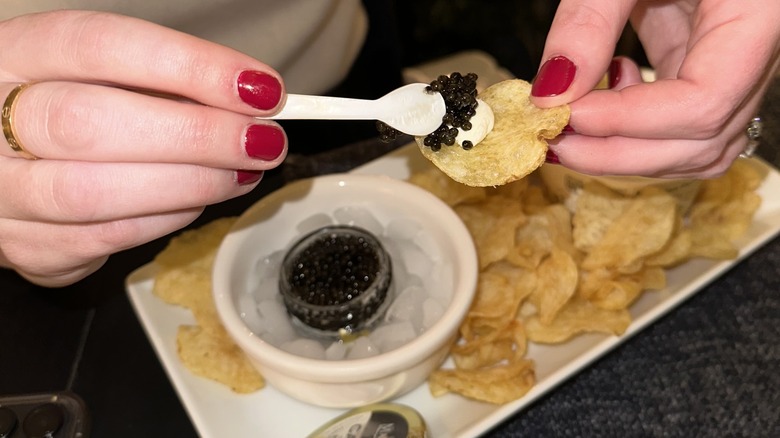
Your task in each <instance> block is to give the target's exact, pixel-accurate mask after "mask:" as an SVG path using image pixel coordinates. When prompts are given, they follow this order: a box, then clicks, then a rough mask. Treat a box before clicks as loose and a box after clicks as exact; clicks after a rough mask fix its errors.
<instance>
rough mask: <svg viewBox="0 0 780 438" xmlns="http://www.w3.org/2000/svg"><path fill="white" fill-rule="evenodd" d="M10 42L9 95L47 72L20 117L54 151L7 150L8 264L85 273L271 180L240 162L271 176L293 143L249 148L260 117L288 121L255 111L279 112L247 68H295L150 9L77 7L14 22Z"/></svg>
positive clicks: (3, 88)
mask: <svg viewBox="0 0 780 438" xmlns="http://www.w3.org/2000/svg"><path fill="white" fill-rule="evenodd" d="M128 36H131V37H128ZM0 40H2V41H3V50H2V54H1V55H0V96H3V99H4V98H5V96H7V95H8V93H10V91H11V90H12V89H13V88H14V87H15V86H16V85H17V84H19V83H25V82H35V83H34V84H33V85H32V86H31V87H29V88H28V89H26V90H25V91H24V92H23V93H22V94H21V95H20V97H19V98H18V100H17V101H16V107H15V108H16V109H15V117H14V128H15V132H16V136H17V138H18V139H19V140H20V141H21V142H22V144H23V145H24V147H25V149H26V150H28V151H29V152H31V153H33V154H34V155H36V156H38V157H40V158H41V159H40V160H34V161H32V160H25V159H23V158H20V157H19V156H18V155H17V154H16V153H15V152H14V151H13V150H11V148H10V147H8V146H7V145H2V147H0V168H1V169H2V172H0V186H2V187H5V189H4V190H3V191H2V194H1V195H0V265H1V266H4V267H7V268H11V269H14V270H16V271H17V272H18V273H19V274H21V275H22V276H24V277H26V278H27V279H29V280H30V281H32V282H35V283H38V284H40V285H44V286H62V285H66V284H70V283H73V282H75V281H77V280H79V279H81V278H84V277H86V276H87V275H89V274H90V273H92V272H94V271H95V270H96V269H98V268H99V267H100V266H101V265H102V264H103V263H104V262H105V260H106V259H107V258H108V256H109V255H110V254H112V253H115V252H117V251H120V250H123V249H126V248H130V247H134V246H137V245H140V244H143V243H145V242H148V241H151V240H153V239H156V238H158V237H160V236H164V235H166V234H168V233H170V232H173V231H175V230H178V229H180V228H182V227H184V226H185V225H187V224H189V223H190V222H192V221H193V220H194V219H196V218H197V217H198V216H199V215H200V213H201V212H202V211H203V209H204V206H206V205H210V204H214V203H218V202H221V201H224V200H227V199H230V198H233V197H236V196H240V195H243V194H245V193H247V192H249V191H250V190H252V189H253V188H254V187H255V186H256V185H257V181H254V182H253V183H250V184H240V183H239V179H240V178H239V177H238V174H237V171H236V169H244V170H249V171H253V172H256V173H259V172H260V171H263V170H267V169H271V168H274V167H276V166H278V165H279V164H280V162H281V161H282V160H283V159H284V157H285V153H286V140H285V147H284V151H283V153H282V154H281V155H280V156H279V157H277V158H275V159H273V160H270V161H266V160H261V159H256V158H252V157H250V156H248V154H247V152H246V151H245V149H244V134H245V132H246V130H247V128H248V127H249V126H250V125H252V124H258V123H266V124H269V125H274V124H273V122H270V121H268V122H258V121H257V120H254V119H253V116H266V115H270V114H272V113H274V112H275V111H276V109H275V108H274V109H271V110H265V111H261V110H258V109H255V108H253V107H251V106H250V105H248V104H247V103H245V102H243V101H242V100H241V99H240V97H239V93H238V90H237V78H238V77H239V74H240V73H241V72H243V71H247V70H250V71H258V72H264V73H267V74H268V75H272V76H275V77H276V78H278V79H279V82H280V83H281V78H280V77H279V75H278V74H277V73H276V72H275V71H273V70H272V69H271V68H270V67H268V66H267V65H265V64H263V63H261V62H259V61H257V60H254V59H252V58H249V57H247V56H245V55H243V54H241V53H238V52H236V51H233V50H231V49H228V48H225V47H222V46H219V45H216V44H213V43H209V42H206V41H203V40H199V39H197V38H194V37H192V36H188V35H185V34H183V33H179V32H176V31H173V30H170V29H167V28H164V27H160V26H157V25H154V24H151V23H148V22H144V21H141V20H137V19H133V18H128V17H123V16H117V15H111V14H105V13H93V12H77V11H58V12H51V13H43V14H34V15H27V16H21V17H17V18H15V19H12V20H8V21H5V22H1V23H0ZM31 54H33V55H34V56H31ZM133 90H136V91H133ZM137 90H153V91H151V92H138V91H137ZM174 96H175V97H174ZM283 99H284V94H283V95H282V100H283ZM274 126H276V125H274ZM3 141H4V140H3ZM150 194H153V196H150Z"/></svg>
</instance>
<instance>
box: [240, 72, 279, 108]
mask: <svg viewBox="0 0 780 438" xmlns="http://www.w3.org/2000/svg"><path fill="white" fill-rule="evenodd" d="M238 95H239V97H241V100H243V101H244V102H245V103H247V104H249V105H250V106H252V107H254V108H257V109H261V110H270V109H273V108H275V107H276V105H279V101H280V100H281V99H282V84H281V83H280V82H279V80H278V79H276V78H275V77H273V76H271V75H269V74H266V73H262V72H259V71H251V70H247V71H243V72H241V74H240V75H238Z"/></svg>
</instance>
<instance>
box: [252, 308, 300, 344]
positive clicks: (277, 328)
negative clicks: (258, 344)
mask: <svg viewBox="0 0 780 438" xmlns="http://www.w3.org/2000/svg"><path fill="white" fill-rule="evenodd" d="M257 313H258V315H259V318H260V324H261V327H260V330H261V333H257V334H258V335H260V336H261V337H262V338H263V339H264V340H265V341H266V342H269V343H271V344H273V345H277V346H278V345H281V344H282V343H285V342H289V341H291V340H293V339H295V338H296V337H297V336H298V334H297V333H296V331H295V327H293V325H292V321H291V320H290V316H289V315H288V314H287V309H286V308H285V307H284V304H283V303H282V302H280V301H279V300H277V299H267V300H263V301H260V302H259V303H257Z"/></svg>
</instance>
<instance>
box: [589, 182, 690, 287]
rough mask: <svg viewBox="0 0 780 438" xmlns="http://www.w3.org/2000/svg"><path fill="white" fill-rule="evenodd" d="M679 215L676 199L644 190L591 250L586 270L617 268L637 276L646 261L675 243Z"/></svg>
mask: <svg viewBox="0 0 780 438" xmlns="http://www.w3.org/2000/svg"><path fill="white" fill-rule="evenodd" d="M676 214H677V201H676V200H675V199H674V197H673V196H671V195H670V194H668V193H667V192H665V191H663V190H660V189H657V188H654V187H648V188H646V189H643V190H642V191H641V192H640V193H639V196H637V197H636V198H633V199H632V200H631V202H630V203H629V204H628V206H627V208H626V209H625V211H624V212H623V213H621V214H620V215H619V216H618V217H616V218H615V220H614V221H613V222H612V223H611V224H610V225H609V226H608V228H607V230H606V231H605V233H604V235H603V237H602V238H601V240H599V241H598V242H597V243H595V244H594V245H593V246H592V247H591V249H590V251H589V252H588V254H587V255H586V256H585V260H583V262H582V268H583V269H587V270H590V269H596V268H602V267H606V266H614V267H615V268H616V269H618V270H620V269H621V268H628V269H624V270H623V272H636V271H637V270H638V269H641V262H642V260H643V259H644V258H645V257H647V256H649V255H651V254H654V253H656V252H658V251H660V250H661V249H662V248H663V247H664V246H665V245H666V242H668V241H669V239H671V237H672V232H673V231H674V226H675V221H676Z"/></svg>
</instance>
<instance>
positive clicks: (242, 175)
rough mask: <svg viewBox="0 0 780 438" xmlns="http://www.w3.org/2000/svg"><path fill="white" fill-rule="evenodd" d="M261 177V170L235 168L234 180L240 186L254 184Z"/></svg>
mask: <svg viewBox="0 0 780 438" xmlns="http://www.w3.org/2000/svg"><path fill="white" fill-rule="evenodd" d="M262 178H263V171H262V170H237V171H236V182H237V183H238V185H240V186H246V185H249V184H254V183H256V182H258V181H260V180H261V179H262Z"/></svg>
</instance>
